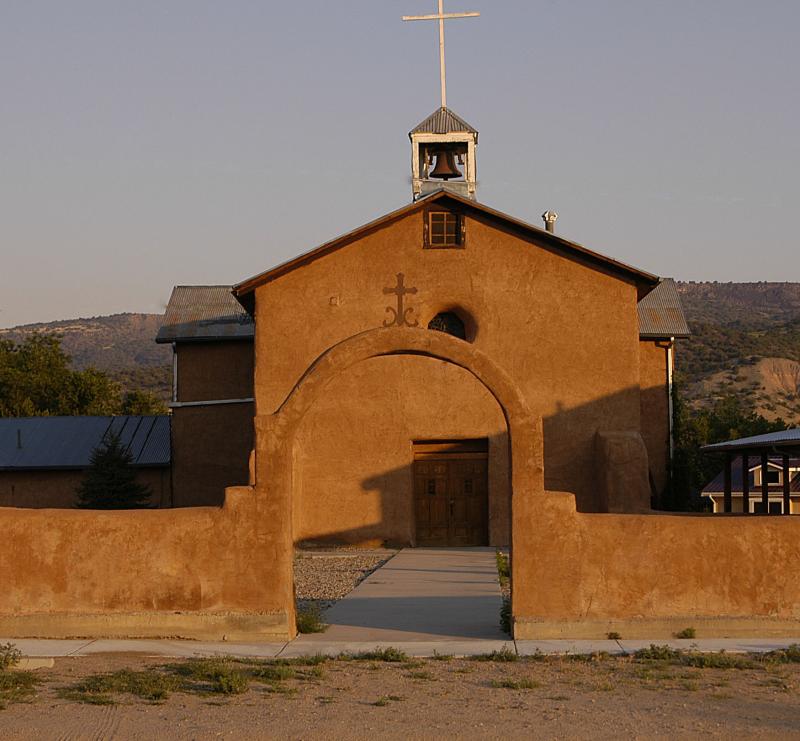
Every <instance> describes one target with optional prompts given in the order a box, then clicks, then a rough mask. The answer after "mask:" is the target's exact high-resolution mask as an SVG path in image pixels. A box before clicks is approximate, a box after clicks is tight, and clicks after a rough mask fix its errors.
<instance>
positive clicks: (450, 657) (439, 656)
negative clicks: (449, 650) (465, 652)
mask: <svg viewBox="0 0 800 741" xmlns="http://www.w3.org/2000/svg"><path fill="white" fill-rule="evenodd" d="M432 658H433V660H434V661H452V660H453V659H454V658H455V657H454V656H453V654H440V653H437V652H436V650H435V649H434V651H433V657H432Z"/></svg>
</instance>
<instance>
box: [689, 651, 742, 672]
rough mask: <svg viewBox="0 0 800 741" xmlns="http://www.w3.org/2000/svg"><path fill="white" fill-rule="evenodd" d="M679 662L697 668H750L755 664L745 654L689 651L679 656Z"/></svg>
mask: <svg viewBox="0 0 800 741" xmlns="http://www.w3.org/2000/svg"><path fill="white" fill-rule="evenodd" d="M680 661H681V664H683V665H684V666H694V667H697V668H698V669H752V668H753V667H754V666H755V664H754V663H753V661H752V660H751V659H749V658H747V657H746V656H735V655H731V654H726V653H725V652H724V651H720V652H719V653H690V654H683V655H682V656H681V659H680Z"/></svg>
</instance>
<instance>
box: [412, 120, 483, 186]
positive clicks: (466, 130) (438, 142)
mask: <svg viewBox="0 0 800 741" xmlns="http://www.w3.org/2000/svg"><path fill="white" fill-rule="evenodd" d="M408 136H409V138H410V139H411V182H412V191H413V195H414V200H415V201H416V200H417V199H419V198H421V197H422V196H425V195H427V194H428V193H433V192H434V191H436V190H440V189H441V188H445V189H446V190H451V191H453V192H454V193H458V194H459V195H461V196H464V197H465V198H471V199H472V200H475V199H476V195H475V192H476V190H477V185H478V176H477V168H476V166H475V150H476V148H477V146H478V132H477V130H476V129H474V128H472V126H470V125H469V124H468V123H467V122H466V121H464V119H463V118H461V117H460V116H458V115H456V114H455V113H454V112H453V111H451V110H450V109H449V108H446V107H444V106H442V107H441V108H439V109H438V110H436V111H434V112H433V113H432V114H431V115H430V116H428V118H426V119H425V120H424V121H423V122H422V123H420V124H419V126H415V127H414V128H413V129H412V130H411V131H410V132H409V134H408Z"/></svg>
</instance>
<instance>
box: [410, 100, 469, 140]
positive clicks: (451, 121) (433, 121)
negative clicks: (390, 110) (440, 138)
mask: <svg viewBox="0 0 800 741" xmlns="http://www.w3.org/2000/svg"><path fill="white" fill-rule="evenodd" d="M455 133H459V134H462V133H463V134H474V136H475V143H476V144H477V143H478V130H477V129H475V128H474V127H472V126H470V125H469V124H468V123H467V122H466V121H465V120H464V119H463V118H461V116H459V115H458V114H457V113H456V112H455V111H452V110H450V109H449V108H444V107H442V108H437V109H436V110H435V111H434V112H433V113H431V115H430V116H428V117H427V118H426V119H425V120H424V121H422V122H421V123H419V124H417V125H416V126H415V127H414V128H413V129H411V131H410V132H409V133H408V136H409V138H413V136H414V134H455Z"/></svg>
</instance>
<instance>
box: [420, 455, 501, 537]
mask: <svg viewBox="0 0 800 741" xmlns="http://www.w3.org/2000/svg"><path fill="white" fill-rule="evenodd" d="M432 446H433V444H431V443H428V444H426V447H427V449H426V450H420V451H417V452H415V460H414V510H415V515H416V526H417V527H416V531H417V535H416V542H417V545H422V546H479V545H486V544H487V543H488V514H489V513H488V510H489V506H488V466H487V459H486V457H487V454H486V452H484V451H485V443H484V446H483V447H484V451H481V450H474V449H472V450H470V449H466V450H465V449H464V447H466V444H462V445H458V444H454V443H449V444H447V448H446V449H445V450H436V449H431V447H432ZM434 447H437V446H434ZM472 447H473V448H474V447H475V446H474V444H473V446H472Z"/></svg>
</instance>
